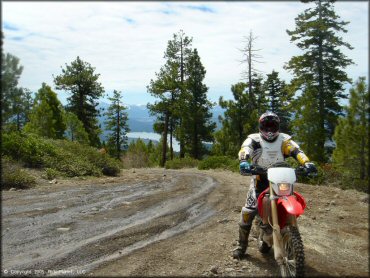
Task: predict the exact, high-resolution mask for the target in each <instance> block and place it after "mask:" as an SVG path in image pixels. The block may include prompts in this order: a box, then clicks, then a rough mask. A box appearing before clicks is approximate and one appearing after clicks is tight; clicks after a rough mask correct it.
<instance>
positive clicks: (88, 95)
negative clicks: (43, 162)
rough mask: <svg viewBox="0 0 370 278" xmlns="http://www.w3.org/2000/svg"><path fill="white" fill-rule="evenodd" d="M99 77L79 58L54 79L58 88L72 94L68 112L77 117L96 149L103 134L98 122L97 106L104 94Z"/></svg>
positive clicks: (69, 99) (93, 69)
mask: <svg viewBox="0 0 370 278" xmlns="http://www.w3.org/2000/svg"><path fill="white" fill-rule="evenodd" d="M99 76H100V74H96V73H95V68H93V67H92V66H91V65H90V64H89V63H87V62H84V61H82V60H81V59H80V57H77V58H76V60H75V61H73V62H72V63H71V64H70V65H67V64H66V68H65V69H63V68H62V74H60V75H58V76H56V77H54V83H55V85H56V88H57V89H58V90H65V91H69V93H70V94H71V96H70V97H69V98H68V105H67V110H68V111H70V112H73V113H74V114H76V115H77V117H78V119H79V120H80V121H81V122H82V123H83V125H84V128H85V130H86V132H87V133H88V135H89V141H90V144H92V145H93V146H96V147H99V146H100V139H99V134H100V133H101V130H100V128H99V126H98V120H97V117H98V116H99V110H98V109H97V108H96V106H97V105H98V103H97V100H98V99H99V98H100V97H101V96H102V94H103V92H104V89H103V87H102V85H101V84H100V83H99V82H98V79H99Z"/></svg>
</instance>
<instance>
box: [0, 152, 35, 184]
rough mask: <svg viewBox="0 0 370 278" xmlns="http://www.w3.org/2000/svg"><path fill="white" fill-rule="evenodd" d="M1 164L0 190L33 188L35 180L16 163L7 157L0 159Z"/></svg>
mask: <svg viewBox="0 0 370 278" xmlns="http://www.w3.org/2000/svg"><path fill="white" fill-rule="evenodd" d="M1 164H2V182H1V183H2V188H3V189H6V188H19V189H25V188H30V187H33V186H35V184H36V179H35V178H34V177H33V176H31V175H30V174H28V173H27V172H26V171H25V170H22V169H21V168H20V166H19V165H18V164H16V162H14V161H12V160H11V159H9V158H8V157H3V158H2V159H1Z"/></svg>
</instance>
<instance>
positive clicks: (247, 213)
mask: <svg viewBox="0 0 370 278" xmlns="http://www.w3.org/2000/svg"><path fill="white" fill-rule="evenodd" d="M279 129H280V119H279V117H278V116H277V115H276V114H275V113H272V112H266V113H264V114H262V116H261V117H260V118H259V133H254V134H250V135H249V136H248V137H247V139H246V140H245V141H244V142H243V144H242V146H241V149H240V151H239V161H240V173H241V174H242V175H243V174H246V173H248V171H249V170H250V164H249V163H248V160H252V163H253V164H258V165H260V166H264V167H268V166H270V165H271V164H274V163H276V162H282V161H284V159H285V158H286V157H289V156H292V157H294V158H295V159H296V160H298V162H299V163H300V164H301V165H303V166H304V167H305V168H306V172H307V173H314V172H317V169H316V167H315V165H314V164H313V163H311V162H310V161H309V159H308V157H307V156H306V155H305V154H304V153H303V151H301V150H300V149H299V146H298V145H297V143H295V142H294V141H293V140H291V139H290V138H291V137H290V136H289V135H287V134H285V133H280V132H279ZM268 186H269V181H268V179H267V174H265V175H257V176H253V178H252V181H251V185H250V188H249V191H248V194H247V199H246V203H245V205H244V207H243V208H242V211H241V221H240V223H239V246H238V247H237V248H236V249H235V250H234V252H233V257H234V258H238V259H239V258H240V257H242V256H243V255H244V254H245V251H246V250H247V247H248V237H249V233H250V230H251V227H252V221H253V219H254V217H255V215H256V214H257V198H258V196H259V194H260V193H261V192H262V191H264V190H265V189H266V188H267V187H268Z"/></svg>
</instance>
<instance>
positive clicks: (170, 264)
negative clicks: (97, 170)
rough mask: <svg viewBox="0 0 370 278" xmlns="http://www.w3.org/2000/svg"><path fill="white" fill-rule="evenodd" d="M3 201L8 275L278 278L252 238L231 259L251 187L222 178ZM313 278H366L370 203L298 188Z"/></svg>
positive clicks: (94, 187)
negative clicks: (240, 253)
mask: <svg viewBox="0 0 370 278" xmlns="http://www.w3.org/2000/svg"><path fill="white" fill-rule="evenodd" d="M56 182H57V183H56V184H49V183H47V182H40V185H39V186H37V187H36V188H34V189H31V190H20V191H18V190H17V191H14V190H12V191H4V192H3V194H2V213H3V217H2V250H3V257H2V274H5V275H21V274H23V275H28V274H30V275H36V276H40V275H88V276H276V275H278V271H277V267H276V263H275V261H274V258H273V252H272V251H270V253H269V254H267V255H262V254H260V253H259V252H258V250H257V243H256V239H255V238H254V237H253V236H251V237H250V240H249V241H250V242H249V245H250V247H249V249H248V251H247V256H246V257H245V258H244V259H243V260H241V261H238V260H234V259H232V258H231V253H232V250H233V249H234V248H235V247H236V240H237V234H238V224H237V223H238V221H239V215H240V209H241V207H242V205H243V204H244V201H245V196H246V193H247V190H248V185H249V182H250V180H249V177H243V176H240V175H239V174H237V173H232V172H229V171H221V170H209V171H198V170H196V169H186V170H172V171H170V170H163V169H136V170H124V171H122V173H121V176H120V177H117V178H106V177H105V178H95V179H87V180H57V181H56ZM296 190H297V191H298V192H300V193H301V194H303V196H304V197H305V198H306V201H307V204H308V207H307V209H306V211H305V214H304V215H303V216H301V217H300V218H299V220H298V222H299V227H300V232H301V235H302V238H303V243H304V246H305V255H306V273H307V275H308V276H355V277H359V276H364V277H368V275H369V268H368V257H369V256H368V255H369V254H368V202H369V199H368V195H367V194H364V193H360V192H356V191H353V190H347V191H343V190H341V189H338V188H334V187H323V186H312V185H305V184H297V186H296Z"/></svg>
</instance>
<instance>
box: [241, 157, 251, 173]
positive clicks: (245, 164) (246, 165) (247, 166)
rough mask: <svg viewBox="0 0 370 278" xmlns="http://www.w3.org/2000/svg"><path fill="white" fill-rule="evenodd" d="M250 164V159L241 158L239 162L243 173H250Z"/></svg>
mask: <svg viewBox="0 0 370 278" xmlns="http://www.w3.org/2000/svg"><path fill="white" fill-rule="evenodd" d="M250 168H251V166H250V164H249V163H248V161H245V160H241V161H240V164H239V170H240V174H241V175H248V174H249V173H250Z"/></svg>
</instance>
